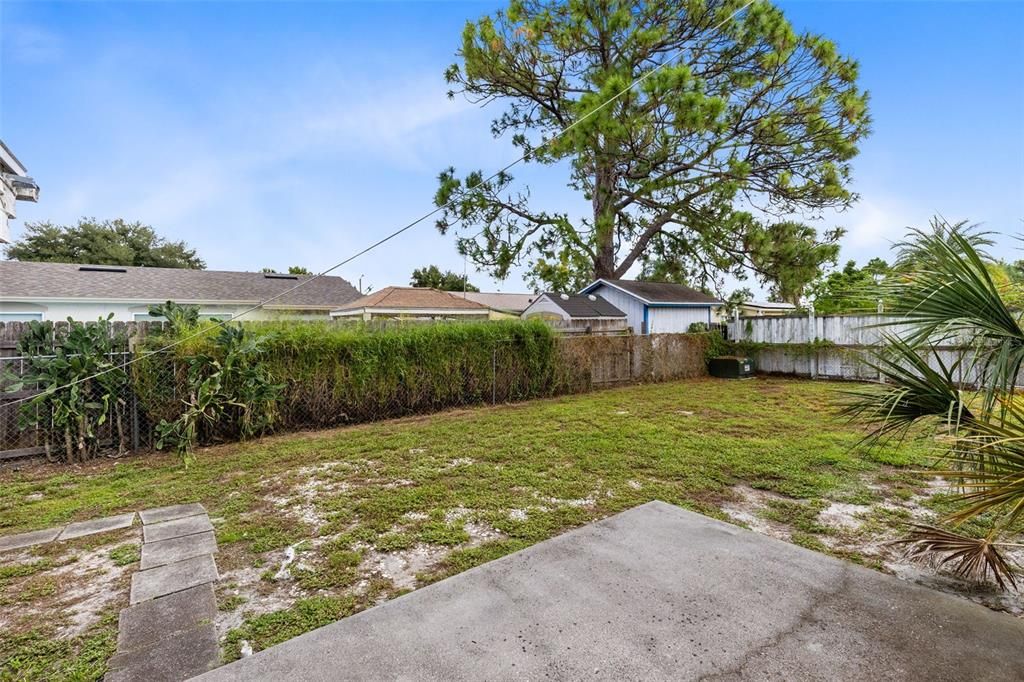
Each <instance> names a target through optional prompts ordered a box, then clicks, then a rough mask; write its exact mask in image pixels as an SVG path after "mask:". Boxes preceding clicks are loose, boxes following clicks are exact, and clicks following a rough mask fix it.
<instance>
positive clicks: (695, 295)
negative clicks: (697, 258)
mask: <svg viewBox="0 0 1024 682" xmlns="http://www.w3.org/2000/svg"><path fill="white" fill-rule="evenodd" d="M601 284H605V285H607V286H610V287H614V288H616V289H619V290H620V291H624V292H625V293H627V294H629V295H631V296H633V297H635V298H638V299H640V300H641V301H643V302H644V303H653V304H659V303H661V304H669V303H674V304H684V305H721V304H722V302H721V301H719V300H718V299H717V298H715V297H714V296H708V295H707V294H705V293H703V292H701V291H697V290H696V289H691V288H690V287H687V286H683V285H682V284H673V283H671V282H638V281H635V280H631V279H599V280H597V281H595V282H593V283H591V284H589V285H588V286H587V287H586V288H585V289H583V291H581V292H580V293H581V294H586V293H590V292H591V291H593V290H594V289H596V288H597V287H598V286H600V285H601Z"/></svg>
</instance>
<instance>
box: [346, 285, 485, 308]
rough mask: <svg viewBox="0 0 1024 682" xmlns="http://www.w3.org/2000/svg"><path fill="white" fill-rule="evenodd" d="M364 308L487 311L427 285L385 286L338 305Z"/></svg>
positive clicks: (460, 297) (481, 306)
mask: <svg viewBox="0 0 1024 682" xmlns="http://www.w3.org/2000/svg"><path fill="white" fill-rule="evenodd" d="M364 308H370V309H373V308H380V309H387V310H398V309H400V310H479V311H480V312H481V313H484V312H487V310H488V308H487V306H485V305H482V304H480V303H477V302H476V301H471V300H469V299H467V298H462V295H461V294H459V295H456V294H452V293H449V292H447V291H441V290H440V289H428V288H425V287H385V288H383V289H381V290H380V291H375V292H373V293H372V294H367V295H366V296H363V297H362V298H357V299H356V300H354V301H350V302H349V303H346V304H345V305H342V306H338V308H337V310H338V311H346V310H362V309H364Z"/></svg>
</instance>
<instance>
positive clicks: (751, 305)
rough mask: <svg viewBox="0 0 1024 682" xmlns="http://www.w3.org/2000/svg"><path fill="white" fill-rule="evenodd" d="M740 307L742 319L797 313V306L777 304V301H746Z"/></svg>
mask: <svg viewBox="0 0 1024 682" xmlns="http://www.w3.org/2000/svg"><path fill="white" fill-rule="evenodd" d="M738 307H739V311H740V317H779V316H780V315H792V314H793V313H794V312H796V306H795V305H793V304H792V303H777V302H775V301H746V302H744V303H741V304H740V305H739V306H738Z"/></svg>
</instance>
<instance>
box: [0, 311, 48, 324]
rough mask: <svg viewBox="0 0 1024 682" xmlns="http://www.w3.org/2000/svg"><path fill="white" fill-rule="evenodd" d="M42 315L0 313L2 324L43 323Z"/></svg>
mask: <svg viewBox="0 0 1024 682" xmlns="http://www.w3.org/2000/svg"><path fill="white" fill-rule="evenodd" d="M42 319H43V314H42V313H29V312H25V313H0V322H29V321H31V320H39V321H42Z"/></svg>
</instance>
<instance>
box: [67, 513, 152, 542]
mask: <svg viewBox="0 0 1024 682" xmlns="http://www.w3.org/2000/svg"><path fill="white" fill-rule="evenodd" d="M134 522H135V512H130V513H128V514H120V515H118V516H107V517H105V518H102V519H91V520H89V521H78V522H77V523H71V524H68V527H67V528H65V529H64V531H63V532H62V533H61V534H60V537H58V538H57V539H58V540H73V539H74V538H80V537H83V536H85V535H92V534H94V533H105V532H107V531H111V530H118V529H120V528H130V527H131V525H132V524H133V523H134Z"/></svg>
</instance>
